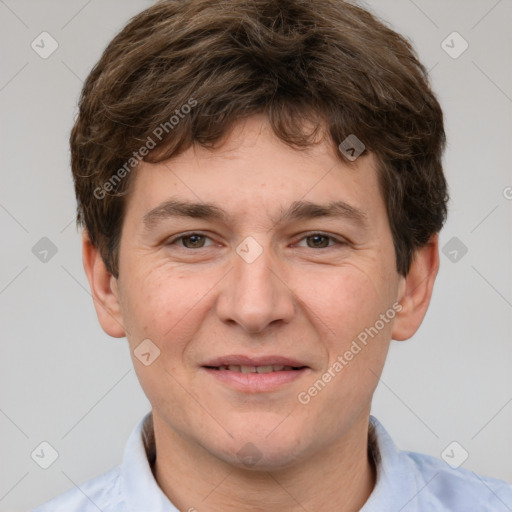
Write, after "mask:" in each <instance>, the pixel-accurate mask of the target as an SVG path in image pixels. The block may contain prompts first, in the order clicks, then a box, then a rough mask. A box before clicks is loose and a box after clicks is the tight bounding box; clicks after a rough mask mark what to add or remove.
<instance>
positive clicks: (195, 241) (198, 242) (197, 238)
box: [181, 235, 205, 249]
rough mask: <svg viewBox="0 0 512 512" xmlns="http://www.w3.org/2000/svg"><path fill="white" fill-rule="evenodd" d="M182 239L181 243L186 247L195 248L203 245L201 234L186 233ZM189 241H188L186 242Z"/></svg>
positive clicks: (203, 237)
mask: <svg viewBox="0 0 512 512" xmlns="http://www.w3.org/2000/svg"><path fill="white" fill-rule="evenodd" d="M181 239H182V240H183V245H184V246H185V247H186V248H187V249H197V248H198V247H199V248H200V247H204V239H205V236H203V235H188V236H184V237H182V238H181ZM187 241H189V242H190V243H188V242H187Z"/></svg>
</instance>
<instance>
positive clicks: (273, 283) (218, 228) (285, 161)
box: [83, 116, 439, 512]
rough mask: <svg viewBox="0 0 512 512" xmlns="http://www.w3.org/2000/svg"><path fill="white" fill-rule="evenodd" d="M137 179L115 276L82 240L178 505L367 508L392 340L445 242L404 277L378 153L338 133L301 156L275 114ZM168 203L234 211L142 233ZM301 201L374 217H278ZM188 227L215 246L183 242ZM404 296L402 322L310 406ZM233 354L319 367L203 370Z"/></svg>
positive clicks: (161, 472) (427, 288) (409, 316)
mask: <svg viewBox="0 0 512 512" xmlns="http://www.w3.org/2000/svg"><path fill="white" fill-rule="evenodd" d="M135 172H136V174H135V175H134V176H133V177H132V178H134V181H133V183H132V190H131V192H130V195H129V197H128V198H127V208H126V215H125V219H124V222H123V226H122V236H121V243H120V252H119V277H118V279H115V278H114V277H113V276H112V275H110V274H109V272H108V271H107V270H106V268H105V265H104V263H103V261H102V259H101V257H100V256H99V253H98V251H97V249H96V248H95V247H94V246H93V245H92V244H91V243H90V242H89V240H88V237H87V234H86V233H85V235H84V241H83V255H84V266H85V270H86V273H87V276H88V279H89V282H90V286H91V290H92V294H93V297H94V302H95V306H96V310H97V314H98V318H99V320H100V323H101V325H102V327H103V329H104V330H105V332H107V333H108V334H109V335H111V336H114V337H122V336H127V338H128V341H129V345H130V349H131V353H132V359H133V363H134V366H135V370H136V372H137V375H138V378H139V380H140V383H141V385H142V388H143V389H144V392H145V393H146V395H147V397H148V399H149V401H150V402H151V404H152V410H153V419H154V428H155V441H156V450H157V460H156V465H155V477H156V479H157V481H158V483H159V485H160V487H161V488H162V490H163V491H164V493H165V494H166V495H167V496H168V497H169V499H170V500H171V501H172V502H173V503H174V504H175V505H176V506H177V507H178V508H179V509H180V510H189V509H191V508H192V507H194V508H195V509H197V510H198V511H201V512H202V511H231V510H233V511H234V510H237V511H240V510H251V511H267V510H274V509H278V508H281V509H282V510H287V511H296V510H297V511H299V510H300V511H303V510H304V509H305V510H317V511H323V510H333V509H336V510H339V511H353V510H354V511H355V510H359V509H360V508H361V507H362V506H363V504H364V503H365V501H366V500H367V498H368V496H369V495H370V494H371V492H372V489H373V487H374V485H375V476H376V473H375V468H374V467H373V465H372V464H371V462H370V461H369V460H368V456H367V435H368V420H369V414H370V407H371V399H372V396H373V393H374V391H375V388H376V386H377V383H378V377H379V376H380V375H381V372H382V369H383V366H384V363H385V359H386V355H387V352H388V348H389V344H390V340H391V339H392V338H393V339H396V340H405V339H408V338H409V337H410V336H412V335H413V334H414V332H416V330H417V329H418V327H419V326H420V324H421V322H422V320H423V318H424V315H425V313H426V311H427V308H428V304H429V301H430V297H431V293H432V287H433V284H434V280H435V277H436V274H437V268H438V265H439V257H438V241H437V236H433V237H432V239H431V242H430V243H429V244H428V245H427V246H425V247H423V248H421V249H420V250H418V251H417V252H416V253H415V258H414V261H413V264H412V267H411V270H410V272H409V273H408V275H407V277H403V276H401V275H399V274H398V273H397V271H396V263H395V252H394V247H393V240H392V235H391V231H390V227H389V222H388V218H387V215H386V208H385V203H384V199H383V197H382V194H381V191H380V189H379V187H378V183H377V171H376V167H375V159H374V157H373V155H371V154H369V155H366V156H360V157H359V158H358V159H357V160H356V161H355V162H354V166H352V167H349V166H347V165H345V164H343V163H342V162H341V161H340V159H339V157H338V156H337V154H336V149H335V148H333V146H332V144H329V143H328V142H327V141H326V140H319V142H318V144H317V145H315V146H312V147H310V148H308V149H307V150H305V151H298V150H296V149H293V148H290V147H289V146H287V145H285V144H284V143H283V142H281V141H280V140H279V139H278V138H276V136H275V135H274V134H273V133H272V130H271V128H270V126H269V125H268V123H267V121H266V119H265V118H264V117H262V116H253V117H251V118H248V119H246V120H244V121H243V122H239V123H237V125H236V126H235V129H234V130H233V131H232V132H230V133H229V134H227V135H226V137H225V139H224V141H223V142H222V144H221V145H219V146H218V147H216V148H215V149H213V150H207V149H204V148H201V147H192V148H190V149H188V150H187V151H185V152H184V153H182V154H181V155H179V156H178V157H175V158H172V159H171V160H169V161H166V162H161V163H158V164H153V165H152V164H147V163H143V164H142V165H141V166H140V167H139V168H138V169H137V171H135ZM171 197H173V198H179V199H181V200H189V201H194V202H201V201H206V202H213V203H216V204H217V205H219V206H220V207H222V208H224V209H225V210H227V212H228V213H229V214H231V215H232V217H231V219H230V220H229V221H228V222H226V223H224V222H221V221H218V220H205V219H194V218H164V219H160V220H158V221H157V222H155V223H153V225H152V226H151V228H150V229H148V228H147V227H145V224H144V222H143V218H144V216H145V215H146V214H147V213H148V212H149V211H151V210H152V209H154V208H155V207H156V206H158V205H159V204H161V203H162V202H164V201H167V200H168V199H170V198H171ZM297 200H308V201H312V202H315V203H321V204H325V203H328V202H330V201H334V200H343V201H345V202H346V203H348V204H350V205H352V206H353V207H354V208H357V209H359V210H361V211H362V212H364V214H365V217H366V227H365V228H363V227H362V226H360V225H358V224H357V223H355V222H353V221H352V220H350V219H346V218H322V217H320V218H313V219H304V220H296V221H293V222H287V223H281V224H279V223H277V224H276V222H275V219H276V218H279V211H280V210H279V208H281V207H282V208H287V207H288V206H289V205H290V204H291V203H292V202H293V201H297ZM272 219H274V220H272ZM191 231H193V232H196V231H199V232H200V233H199V234H200V235H201V234H202V235H205V236H206V238H204V239H203V238H201V237H199V239H197V238H196V239H183V238H182V239H178V240H176V241H174V242H170V239H171V237H173V236H175V235H180V234H182V233H186V234H187V235H189V236H190V234H191V233H190V232H191ZM311 232H315V233H316V232H321V234H325V235H327V236H332V237H333V238H332V239H330V238H326V239H324V238H320V239H317V238H315V237H314V236H311ZM248 236H251V237H253V238H254V239H255V240H256V241H257V242H258V244H259V246H260V247H261V249H262V251H263V252H262V253H261V255H260V256H259V257H258V258H256V259H255V260H254V261H253V262H252V263H248V262H247V261H245V260H244V259H243V258H241V257H240V256H239V254H237V252H236V248H237V246H239V244H240V243H241V242H242V241H243V240H244V239H245V238H246V237H248ZM337 239H339V240H340V241H342V242H343V241H344V243H339V244H338V243H337V242H336V240H337ZM196 247H197V248H196ZM326 247H327V248H326ZM396 303H399V304H400V305H401V311H400V312H399V313H397V314H396V316H395V317H394V319H393V320H391V321H389V322H388V323H386V324H385V326H384V328H382V329H381V330H380V331H379V333H378V335H377V336H375V337H374V338H372V339H371V340H370V341H369V342H368V344H367V345H366V346H365V347H364V348H363V349H362V350H361V351H360V352H359V353H358V354H357V355H355V356H354V358H353V359H352V360H351V361H350V362H349V364H347V366H346V367H345V368H344V369H343V370H342V371H341V372H339V373H337V374H336V377H334V378H332V380H331V381H330V382H329V383H328V385H326V386H325V388H323V389H322V390H321V392H319V393H318V394H317V395H316V396H314V397H313V398H311V401H310V402H309V403H308V404H307V405H303V404H301V403H299V401H298V400H297V396H298V394H299V393H300V392H303V391H307V390H308V388H309V387H310V386H311V385H312V384H313V383H314V382H315V381H316V380H317V379H318V378H320V377H321V376H322V375H323V374H324V373H325V372H326V371H327V370H328V369H329V368H330V367H332V365H333V363H334V362H335V361H336V359H337V358H338V356H340V355H343V354H344V353H345V352H346V351H347V350H348V349H349V347H350V345H351V343H352V341H353V340H354V339H356V337H357V335H358V334H359V333H360V332H362V331H364V329H365V328H368V327H370V326H373V325H375V322H376V320H378V319H379V315H381V314H383V313H385V312H386V311H388V310H389V309H390V308H392V305H393V304H396ZM148 338H149V339H150V340H151V341H152V342H153V343H154V344H155V345H156V346H158V348H159V349H160V355H159V357H158V358H156V359H155V361H154V362H153V363H152V364H150V365H149V366H145V365H144V364H142V363H141V362H140V361H139V360H138V359H137V358H136V357H135V356H134V355H133V351H134V349H135V348H136V347H137V346H138V345H139V344H140V343H141V341H142V340H144V339H148ZM227 354H246V355H250V356H256V355H268V354H272V355H283V356H287V357H290V358H294V359H298V360H300V361H303V362H304V364H306V365H307V366H309V370H308V371H307V372H304V373H303V374H302V375H301V376H300V377H299V378H298V379H295V380H294V381H293V382H289V383H286V384H284V385H282V386H281V387H280V388H278V389H276V390H274V391H272V392H264V393H258V392H241V391H239V390H236V389H234V388H233V387H231V386H229V385H227V384H225V383H222V382H219V381H218V380H217V379H216V378H214V377H213V376H211V375H210V374H208V373H207V372H205V371H204V369H203V368H201V366H202V365H203V364H204V363H205V362H206V361H207V360H208V359H211V358H214V357H219V356H224V355H227ZM247 443H252V445H253V446H254V447H256V450H257V453H258V454H259V459H258V461H257V462H256V464H254V465H252V466H248V465H247V464H246V463H245V462H244V461H243V460H241V459H240V458H239V456H238V455H237V454H238V452H239V450H241V449H242V448H243V447H244V446H245V445H246V444H247Z"/></svg>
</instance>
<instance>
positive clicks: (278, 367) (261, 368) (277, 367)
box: [218, 364, 293, 373]
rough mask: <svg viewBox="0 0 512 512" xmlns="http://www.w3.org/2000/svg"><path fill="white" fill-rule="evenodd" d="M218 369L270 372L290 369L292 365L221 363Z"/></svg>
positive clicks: (242, 371)
mask: <svg viewBox="0 0 512 512" xmlns="http://www.w3.org/2000/svg"><path fill="white" fill-rule="evenodd" d="M218 368H219V370H230V371H232V372H240V373H271V372H280V371H283V370H285V371H291V370H293V367H292V366H284V365H282V364H268V365H265V366H244V365H237V364H230V365H222V366H219V367H218Z"/></svg>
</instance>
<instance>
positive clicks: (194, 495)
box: [153, 415, 376, 512]
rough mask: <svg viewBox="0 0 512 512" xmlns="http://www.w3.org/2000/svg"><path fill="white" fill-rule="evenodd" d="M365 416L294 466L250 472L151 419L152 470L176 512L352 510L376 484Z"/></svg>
mask: <svg viewBox="0 0 512 512" xmlns="http://www.w3.org/2000/svg"><path fill="white" fill-rule="evenodd" d="M368 420H369V418H368V415H365V416H363V417H361V418H360V419H358V420H357V421H356V422H354V424H353V425H352V426H351V428H350V430H349V431H348V432H347V434H346V435H345V436H343V439H339V440H337V441H336V442H335V443H332V444H330V445H329V446H326V447H325V449H323V450H321V451H320V452H317V453H315V455H314V456H312V457H308V458H305V459H303V460H302V461H301V462H300V463H297V464H296V465H294V466H293V467H287V468H286V469H276V470H272V471H255V470H248V469H240V468H238V467H233V466H231V465H229V464H227V463H225V462H224V461H222V460H219V459H218V458H217V457H215V456H213V455H212V454H211V453H209V452H207V451H206V450H204V449H203V448H200V447H198V446H197V445H196V446H192V445H191V444H190V443H189V442H188V441H186V440H185V439H184V438H183V437H181V436H180V435H179V434H177V433H176V432H174V431H172V430H171V429H170V428H169V427H168V426H167V425H166V424H165V423H164V422H163V420H162V419H160V418H158V417H156V418H154V435H155V443H156V450H157V457H156V460H155V464H154V468H153V472H154V475H155V478H156V480H157V482H158V485H159V486H160V488H161V489H162V491H163V492H164V493H165V494H166V495H167V497H168V498H169V499H170V501H171V502H172V503H173V504H174V505H175V506H176V507H177V508H178V509H179V510H187V511H190V512H193V511H198V512H213V511H215V512H230V511H235V510H236V511H253V512H254V511H256V512H263V511H267V510H273V509H278V508H281V509H284V510H287V511H290V512H296V511H297V512H299V511H300V512H304V510H319V511H321V510H333V509H335V510H337V511H339V512H349V511H350V512H354V511H357V510H360V509H361V508H362V507H363V505H364V503H365V502H366V500H367V499H368V497H369V496H370V494H371V492H372V490H373V488H374V487H375V482H376V468H375V465H374V462H373V458H372V456H371V455H370V454H369V451H368V424H369V421H368Z"/></svg>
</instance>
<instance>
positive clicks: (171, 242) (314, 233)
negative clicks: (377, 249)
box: [165, 231, 348, 251]
mask: <svg viewBox="0 0 512 512" xmlns="http://www.w3.org/2000/svg"><path fill="white" fill-rule="evenodd" d="M194 235H199V236H202V237H205V238H210V237H209V236H208V235H205V234H204V233H201V232H197V231H192V232H189V233H184V234H182V235H179V236H176V237H174V238H171V239H170V240H168V241H167V242H166V244H165V245H174V244H175V243H176V242H177V241H179V240H183V239H184V238H189V237H192V236H194ZM313 236H322V237H324V238H328V239H330V240H332V241H334V242H335V244H334V245H329V246H327V247H318V248H317V249H332V248H333V247H335V246H336V245H340V246H343V245H348V242H347V241H346V240H343V239H340V238H337V237H334V236H332V235H329V234H327V233H322V232H320V231H312V232H309V233H305V234H304V235H303V236H302V238H300V239H299V242H300V241H302V240H304V239H306V238H311V237H313ZM210 240H211V238H210ZM208 247H210V246H208ZM180 249H185V250H188V251H197V250H199V249H207V247H198V248H196V249H191V248H189V247H183V246H181V247H180ZM306 249H315V248H314V247H306Z"/></svg>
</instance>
